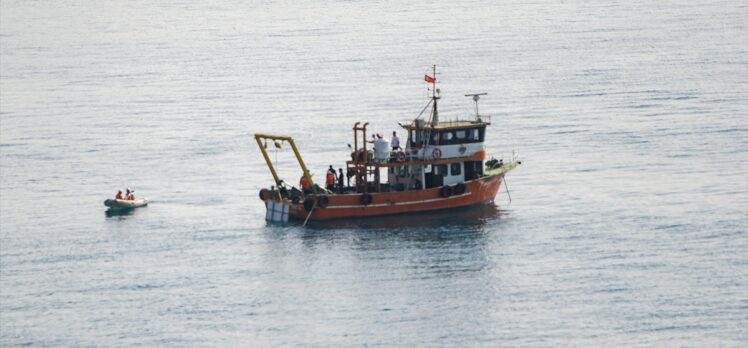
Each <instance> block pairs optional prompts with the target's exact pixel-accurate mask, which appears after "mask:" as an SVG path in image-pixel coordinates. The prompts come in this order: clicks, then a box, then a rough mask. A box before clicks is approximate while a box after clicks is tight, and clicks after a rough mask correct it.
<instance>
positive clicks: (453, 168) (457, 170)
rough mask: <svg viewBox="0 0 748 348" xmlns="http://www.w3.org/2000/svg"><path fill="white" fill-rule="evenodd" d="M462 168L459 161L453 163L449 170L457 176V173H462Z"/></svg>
mask: <svg viewBox="0 0 748 348" xmlns="http://www.w3.org/2000/svg"><path fill="white" fill-rule="evenodd" d="M461 169H462V168H461V166H460V164H459V163H452V164H451V165H450V168H449V171H450V173H451V175H452V176H455V175H460V174H462V170H461Z"/></svg>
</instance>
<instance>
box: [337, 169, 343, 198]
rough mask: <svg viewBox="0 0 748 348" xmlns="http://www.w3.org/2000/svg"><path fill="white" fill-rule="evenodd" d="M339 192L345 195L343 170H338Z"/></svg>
mask: <svg viewBox="0 0 748 348" xmlns="http://www.w3.org/2000/svg"><path fill="white" fill-rule="evenodd" d="M338 190H339V191H338V192H340V193H343V168H338Z"/></svg>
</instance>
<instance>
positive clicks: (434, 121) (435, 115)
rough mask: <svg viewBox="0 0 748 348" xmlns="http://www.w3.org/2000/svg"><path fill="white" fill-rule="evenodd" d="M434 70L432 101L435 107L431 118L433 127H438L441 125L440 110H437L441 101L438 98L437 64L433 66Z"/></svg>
mask: <svg viewBox="0 0 748 348" xmlns="http://www.w3.org/2000/svg"><path fill="white" fill-rule="evenodd" d="M433 68H434V83H433V84H432V87H433V89H432V90H431V100H433V101H434V106H433V109H432V116H431V127H436V126H437V125H439V110H437V108H436V100H437V99H439V97H437V96H436V94H437V93H436V91H437V89H436V64H434V66H433Z"/></svg>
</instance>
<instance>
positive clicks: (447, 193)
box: [260, 183, 465, 211]
mask: <svg viewBox="0 0 748 348" xmlns="http://www.w3.org/2000/svg"><path fill="white" fill-rule="evenodd" d="M463 193H465V184H463V183H459V184H456V185H453V186H442V188H441V189H439V197H442V198H447V197H451V196H452V195H455V196H459V195H461V194H463ZM260 199H261V200H263V201H266V200H268V199H270V190H268V189H262V190H260ZM360 200H361V205H369V204H371V202H372V201H373V200H374V196H372V195H371V194H369V193H364V194H362V195H361V198H360ZM291 202H293V204H299V202H301V197H299V196H294V197H293V198H292V199H291ZM315 203H316V205H317V206H318V207H320V208H323V209H324V208H327V206H328V205H329V204H330V197H328V196H317V197H307V198H306V199H304V209H305V210H306V211H312V209H314V205H315Z"/></svg>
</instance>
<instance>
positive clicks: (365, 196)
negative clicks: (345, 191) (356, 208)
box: [361, 193, 374, 205]
mask: <svg viewBox="0 0 748 348" xmlns="http://www.w3.org/2000/svg"><path fill="white" fill-rule="evenodd" d="M373 200H374V197H372V195H370V194H368V193H364V194H362V195H361V204H363V205H369V204H371V202H372V201H373Z"/></svg>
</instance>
